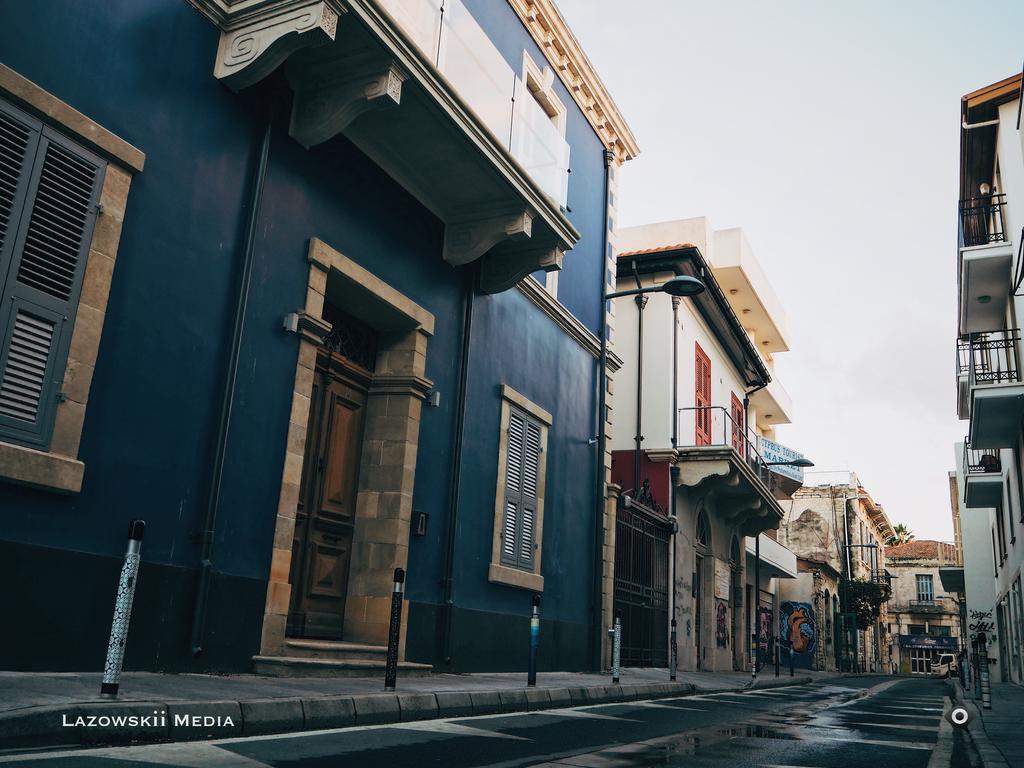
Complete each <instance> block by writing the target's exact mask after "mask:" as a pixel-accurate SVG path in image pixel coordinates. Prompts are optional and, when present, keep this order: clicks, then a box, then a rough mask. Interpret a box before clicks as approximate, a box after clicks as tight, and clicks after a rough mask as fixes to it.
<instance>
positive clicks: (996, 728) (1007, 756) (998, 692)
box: [953, 680, 1024, 768]
mask: <svg viewBox="0 0 1024 768" xmlns="http://www.w3.org/2000/svg"><path fill="white" fill-rule="evenodd" d="M953 688H954V690H955V692H956V697H957V699H958V700H959V701H960V702H961V703H963V705H964V706H965V707H966V708H967V711H968V712H969V713H970V715H971V720H970V722H969V723H968V726H967V730H968V733H969V734H970V736H971V740H972V741H973V742H974V746H975V748H976V749H977V751H978V755H979V757H980V758H981V760H982V763H983V764H984V768H1024V743H1022V742H1021V739H1020V720H1021V714H1022V713H1024V688H1022V687H1021V686H1019V685H1014V684H1013V683H992V685H991V692H992V709H984V708H983V707H982V705H981V698H980V697H978V698H976V697H975V696H974V689H973V687H968V688H967V690H966V691H965V690H964V688H963V687H962V686H961V685H960V681H959V680H956V681H954V682H953Z"/></svg>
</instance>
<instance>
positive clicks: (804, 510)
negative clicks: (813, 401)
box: [778, 472, 892, 673]
mask: <svg viewBox="0 0 1024 768" xmlns="http://www.w3.org/2000/svg"><path fill="white" fill-rule="evenodd" d="M808 478H813V479H809V480H808V481H807V483H806V484H805V485H804V487H802V488H801V489H800V490H798V491H797V492H796V493H795V494H794V495H793V500H792V502H791V503H790V504H788V505H787V506H788V507H789V509H788V511H787V513H786V516H785V519H784V520H783V523H782V525H781V527H780V529H779V533H778V537H779V541H780V542H781V543H782V544H784V545H785V546H786V547H788V548H789V549H791V550H792V551H793V552H794V553H795V554H796V556H797V562H798V564H799V569H800V575H799V577H798V578H797V579H796V580H795V581H791V582H781V583H780V597H781V599H782V601H783V604H784V605H785V604H786V603H787V602H788V603H789V604H790V605H792V606H794V608H793V609H792V610H793V611H796V612H797V616H798V617H799V618H803V616H808V617H810V619H811V621H812V623H813V625H814V627H815V630H816V631H815V643H814V646H813V648H812V647H809V646H807V645H803V644H802V645H801V647H800V648H798V649H795V650H796V651H797V652H796V654H795V655H796V660H795V664H796V665H797V666H802V667H806V668H809V669H823V670H839V671H847V672H881V673H884V672H888V671H890V658H891V653H892V651H891V642H890V638H889V635H888V616H887V608H886V606H887V602H886V601H887V600H888V596H889V593H890V590H891V580H890V577H889V574H888V573H887V572H886V563H885V556H884V553H883V549H882V542H884V541H885V540H886V539H887V538H888V537H889V536H891V535H892V525H891V523H890V522H889V518H888V516H887V515H886V514H885V510H884V509H883V508H882V507H881V505H879V504H877V503H876V502H875V501H874V499H873V498H872V497H871V495H870V494H869V493H868V492H867V491H866V490H865V489H864V487H863V486H862V485H861V483H860V479H859V478H858V477H857V475H856V474H854V473H852V472H831V473H824V472H818V473H814V474H813V475H808ZM857 592H861V593H863V594H866V595H875V596H876V598H877V600H878V616H877V617H870V618H869V617H865V618H863V619H861V621H860V622H859V623H858V621H857V619H856V616H855V615H854V610H853V607H852V603H853V602H854V601H853V597H854V595H855V593H857Z"/></svg>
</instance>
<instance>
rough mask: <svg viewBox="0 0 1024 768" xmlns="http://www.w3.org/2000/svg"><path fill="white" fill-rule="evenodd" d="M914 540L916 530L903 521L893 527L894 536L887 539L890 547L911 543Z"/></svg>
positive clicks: (886, 541)
mask: <svg viewBox="0 0 1024 768" xmlns="http://www.w3.org/2000/svg"><path fill="white" fill-rule="evenodd" d="M913 540H914V532H913V531H912V530H910V529H909V528H907V526H906V525H904V524H903V523H899V524H898V525H896V526H895V527H893V529H892V536H890V537H889V538H888V539H886V540H885V543H886V544H887V545H889V546H890V547H898V546H899V545H900V544H909V543H910V542H912V541H913Z"/></svg>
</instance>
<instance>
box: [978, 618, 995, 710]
mask: <svg viewBox="0 0 1024 768" xmlns="http://www.w3.org/2000/svg"><path fill="white" fill-rule="evenodd" d="M987 642H988V641H987V638H986V637H985V635H984V634H983V633H979V635H978V645H979V646H980V648H981V661H980V666H981V670H980V671H981V674H980V675H979V677H980V678H981V708H982V709H992V686H991V681H990V678H989V672H988V645H987Z"/></svg>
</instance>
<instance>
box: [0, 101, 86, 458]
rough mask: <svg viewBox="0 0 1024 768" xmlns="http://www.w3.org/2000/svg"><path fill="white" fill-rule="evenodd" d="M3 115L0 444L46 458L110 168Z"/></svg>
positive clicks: (16, 116) (29, 122) (25, 120)
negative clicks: (37, 450) (35, 451)
mask: <svg viewBox="0 0 1024 768" xmlns="http://www.w3.org/2000/svg"><path fill="white" fill-rule="evenodd" d="M0 108H2V109H0V135H2V138H0V217H2V219H3V223H2V225H0V226H2V227H3V229H0V237H2V238H3V240H2V243H0V439H2V440H8V441H11V442H18V443H22V444H24V445H29V446H32V447H34V448H41V449H44V450H45V449H46V448H48V447H49V442H50V432H51V429H52V426H53V417H54V414H55V412H56V405H57V398H58V395H59V387H60V383H61V381H62V380H63V374H64V365H65V362H66V359H67V353H68V347H69V345H70V343H71V331H72V328H73V326H74V317H75V312H76V310H77V307H78V297H79V294H80V292H81V288H82V278H83V276H84V274H85V265H86V261H87V258H88V253H89V244H90V242H91V241H92V230H93V225H94V224H95V220H96V211H97V204H98V201H99V195H100V190H101V188H102V185H103V174H104V171H105V168H106V164H105V163H104V162H103V161H102V160H101V159H100V158H98V157H96V156H95V155H93V154H91V153H89V152H86V151H85V150H83V149H82V148H80V147H78V146H76V145H75V144H72V143H71V142H69V141H68V140H67V139H65V138H64V137H62V136H60V135H59V134H57V133H55V132H53V131H51V130H50V129H49V128H46V127H44V126H41V125H40V124H39V123H38V121H35V120H33V119H32V118H29V117H27V116H26V115H24V114H22V113H19V112H17V111H16V110H13V109H12V108H10V107H9V106H8V105H6V104H0ZM4 185H7V186H4Z"/></svg>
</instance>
